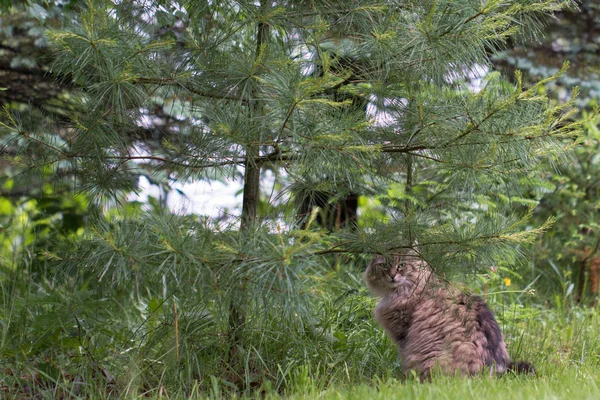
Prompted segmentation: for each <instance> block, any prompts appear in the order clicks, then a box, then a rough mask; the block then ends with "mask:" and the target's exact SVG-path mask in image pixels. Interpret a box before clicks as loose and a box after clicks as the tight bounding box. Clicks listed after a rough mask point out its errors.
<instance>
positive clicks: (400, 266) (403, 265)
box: [398, 262, 406, 269]
mask: <svg viewBox="0 0 600 400" xmlns="http://www.w3.org/2000/svg"><path fill="white" fill-rule="evenodd" d="M404 267H406V263H403V262H401V263H399V264H398V269H403V268H404Z"/></svg>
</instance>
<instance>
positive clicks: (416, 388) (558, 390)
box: [266, 366, 600, 400]
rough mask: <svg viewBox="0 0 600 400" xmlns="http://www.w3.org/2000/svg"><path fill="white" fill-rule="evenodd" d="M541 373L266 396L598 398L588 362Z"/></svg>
mask: <svg viewBox="0 0 600 400" xmlns="http://www.w3.org/2000/svg"><path fill="white" fill-rule="evenodd" d="M544 370H545V371H544V373H543V374H541V375H540V376H538V377H520V376H507V377H502V378H490V377H478V378H461V377H438V378H436V379H434V380H433V381H432V382H426V383H419V382H415V381H404V382H402V381H399V380H395V379H389V380H386V381H385V382H380V381H377V380H375V381H373V382H372V383H371V384H364V383H363V384H358V385H336V386H333V387H331V388H328V389H326V390H320V389H319V388H318V387H316V386H314V387H311V386H307V387H306V389H305V390H299V391H297V392H295V393H291V394H290V395H288V396H277V395H268V396H267V397H266V398H267V399H277V398H287V399H324V400H326V399H336V400H337V399H344V400H350V399H386V400H389V399H402V400H410V399H436V400H441V399H447V400H454V399H457V400H458V399H478V400H485V399H568V400H576V399H599V398H600V389H599V388H598V384H599V381H600V373H599V371H598V369H597V368H594V367H589V366H571V367H566V366H562V367H560V368H551V369H549V370H546V368H544Z"/></svg>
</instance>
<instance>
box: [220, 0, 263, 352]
mask: <svg viewBox="0 0 600 400" xmlns="http://www.w3.org/2000/svg"><path fill="white" fill-rule="evenodd" d="M266 4H268V3H266V2H265V1H262V2H261V8H264V7H265V5H266ZM268 34H269V27H268V25H267V24H265V23H264V22H259V23H258V27H257V37H256V58H258V57H259V54H260V52H261V51H262V49H261V48H262V47H263V45H264V44H265V43H266V39H267V35H268ZM249 105H250V107H251V108H252V116H254V117H256V116H257V115H258V114H259V113H261V109H262V107H261V105H260V104H259V102H258V101H257V100H256V96H255V94H254V93H251V98H250V102H249ZM251 142H252V140H250V143H249V144H247V145H246V161H245V163H244V187H243V194H242V215H241V220H240V232H241V233H242V234H245V233H247V232H249V231H250V230H251V229H252V226H253V225H254V224H255V223H256V220H257V216H258V200H259V198H258V196H259V187H260V186H259V185H260V165H259V164H257V163H256V162H255V159H256V158H257V157H258V156H259V147H258V145H256V144H252V143H251ZM245 291H246V282H245V281H241V282H239V286H238V287H236V288H235V289H234V291H233V292H232V294H231V303H230V305H229V324H228V325H229V338H230V339H231V341H230V345H229V346H230V347H229V355H228V360H229V362H232V361H234V360H235V357H236V355H237V346H238V345H239V344H240V343H241V340H242V334H243V329H244V324H245V322H246V311H245V310H244V304H245V302H246V293H245Z"/></svg>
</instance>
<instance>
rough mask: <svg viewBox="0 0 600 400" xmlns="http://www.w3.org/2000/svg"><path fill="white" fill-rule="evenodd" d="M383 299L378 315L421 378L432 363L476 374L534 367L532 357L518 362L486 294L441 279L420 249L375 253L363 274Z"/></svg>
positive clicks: (441, 368)
mask: <svg viewBox="0 0 600 400" xmlns="http://www.w3.org/2000/svg"><path fill="white" fill-rule="evenodd" d="M364 280H365V282H366V284H367V287H368V288H369V289H370V290H371V291H372V292H373V293H374V294H376V295H377V296H379V297H381V301H380V302H379V304H377V306H376V307H375V311H374V315H375V320H376V321H377V322H378V323H379V324H381V326H383V328H384V329H385V330H386V332H387V334H388V336H389V337H390V339H392V340H393V341H394V342H395V343H396V344H397V345H398V349H399V353H400V357H401V358H402V368H403V370H404V372H405V373H407V372H408V371H410V370H414V371H415V372H417V373H418V374H419V375H420V377H421V379H426V378H429V377H430V374H431V372H432V369H436V370H439V371H441V372H442V373H444V374H448V375H454V374H456V373H459V374H463V375H475V374H478V373H481V372H483V371H484V370H489V371H491V372H496V373H504V372H505V371H506V370H514V371H517V372H525V373H534V370H533V367H532V366H531V365H530V364H528V363H522V362H521V363H513V362H511V361H510V358H509V357H508V352H507V351H506V344H505V343H504V338H503V337H502V332H501V331H500V327H499V326H498V323H497V322H496V320H495V319H494V314H493V313H492V312H491V311H490V309H489V308H488V307H487V305H486V304H485V302H484V301H483V299H481V298H480V297H477V296H470V295H467V294H465V293H463V292H461V291H459V290H458V289H456V288H453V287H451V286H449V285H446V284H444V283H443V282H442V281H441V280H440V279H438V278H437V277H436V276H435V275H434V273H433V271H432V270H431V268H430V266H429V265H428V264H427V263H426V262H425V261H423V260H422V259H421V258H420V257H419V256H418V254H417V253H416V252H414V251H410V252H408V253H407V254H405V255H402V256H396V257H391V258H386V257H383V256H376V257H375V258H373V260H371V262H370V263H369V266H368V267H367V270H366V271H365V274H364Z"/></svg>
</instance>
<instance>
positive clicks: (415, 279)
mask: <svg viewBox="0 0 600 400" xmlns="http://www.w3.org/2000/svg"><path fill="white" fill-rule="evenodd" d="M430 275H431V268H430V267H429V265H428V264H427V263H426V262H425V261H423V260H422V259H421V258H420V257H419V255H418V254H417V253H416V252H415V251H412V250H410V251H407V252H405V254H403V255H399V256H375V257H373V259H372V260H371V262H370V263H369V266H368V267H367V270H366V271H365V274H364V280H365V283H366V284H367V287H368V288H369V289H370V290H371V291H372V292H373V293H375V294H376V295H378V296H382V297H383V296H385V295H387V294H389V293H392V292H397V293H399V294H403V293H404V294H410V293H411V292H413V291H415V290H417V289H418V288H422V287H423V285H424V283H425V282H426V281H427V279H428V278H429V276H430Z"/></svg>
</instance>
